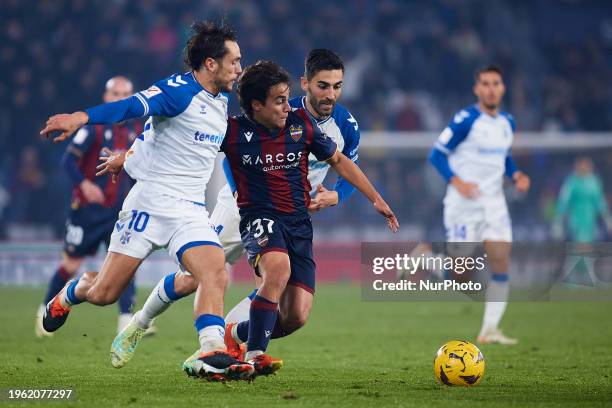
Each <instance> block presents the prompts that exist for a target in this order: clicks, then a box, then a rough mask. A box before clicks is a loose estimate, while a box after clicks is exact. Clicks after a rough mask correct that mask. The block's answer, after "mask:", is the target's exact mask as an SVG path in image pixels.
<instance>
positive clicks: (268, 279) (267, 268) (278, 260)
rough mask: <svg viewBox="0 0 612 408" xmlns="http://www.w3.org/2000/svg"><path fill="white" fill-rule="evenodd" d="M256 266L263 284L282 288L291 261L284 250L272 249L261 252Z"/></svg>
mask: <svg viewBox="0 0 612 408" xmlns="http://www.w3.org/2000/svg"><path fill="white" fill-rule="evenodd" d="M257 268H258V270H259V273H260V275H261V277H262V280H263V284H264V285H266V286H274V287H275V288H276V289H280V290H284V288H285V287H286V285H287V281H288V280H289V277H290V275H291V263H290V260H289V255H287V253H286V252H282V251H277V250H272V251H267V252H265V253H263V255H261V257H260V258H259V261H258V263H257ZM279 296H280V294H279Z"/></svg>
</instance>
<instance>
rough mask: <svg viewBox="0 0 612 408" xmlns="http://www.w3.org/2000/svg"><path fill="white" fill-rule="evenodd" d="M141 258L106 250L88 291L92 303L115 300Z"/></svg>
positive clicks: (132, 274) (106, 302)
mask: <svg viewBox="0 0 612 408" xmlns="http://www.w3.org/2000/svg"><path fill="white" fill-rule="evenodd" d="M141 262H142V259H139V258H134V257H132V256H129V255H125V254H121V253H117V252H108V253H107V254H106V258H105V259H104V263H103V264H102V268H101V269H100V272H99V273H98V275H97V276H96V279H95V281H94V283H93V285H92V286H91V288H90V289H89V291H88V294H87V298H88V300H89V301H91V302H92V303H100V304H108V303H113V302H114V301H116V300H117V299H118V298H119V296H120V295H121V293H122V292H123V290H124V289H125V288H126V286H127V285H128V283H129V282H130V280H131V279H132V277H133V276H134V273H136V270H137V269H138V266H139V265H140V264H141Z"/></svg>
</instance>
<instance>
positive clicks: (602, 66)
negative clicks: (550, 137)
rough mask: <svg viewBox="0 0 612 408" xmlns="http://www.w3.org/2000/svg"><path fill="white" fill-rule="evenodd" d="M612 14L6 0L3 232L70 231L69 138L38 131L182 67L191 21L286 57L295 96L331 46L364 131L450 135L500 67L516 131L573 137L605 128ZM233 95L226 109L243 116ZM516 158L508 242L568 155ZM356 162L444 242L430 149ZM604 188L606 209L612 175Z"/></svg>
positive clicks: (609, 113) (502, 2) (303, 3)
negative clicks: (520, 182) (527, 180)
mask: <svg viewBox="0 0 612 408" xmlns="http://www.w3.org/2000/svg"><path fill="white" fill-rule="evenodd" d="M611 8H612V7H611V6H610V4H609V2H606V1H576V0H566V1H562V0H559V1H547V0H534V1H529V2H514V1H510V0H498V1H487V2H485V1H470V0H435V1H427V2H425V1H418V2H407V1H400V0H381V1H376V0H340V1H334V2H326V1H315V0H297V1H291V2H288V1H283V0H275V1H267V0H259V1H257V0H253V1H238V0H235V1H232V0H223V1H220V0H212V1H206V2H202V1H192V0H177V1H171V2H170V1H161V0H147V1H137V2H130V1H126V0H106V1H85V0H72V1H59V0H58V1H36V2H23V1H19V0H4V1H2V3H1V4H0V73H1V75H2V78H3V80H2V81H1V82H0V100H1V101H2V103H1V105H0V238H5V239H6V238H12V239H32V238H35V239H41V238H42V239H55V238H60V237H61V236H62V234H63V227H64V221H65V214H66V211H67V204H68V199H69V191H70V186H69V183H68V178H67V177H65V175H64V172H63V170H62V169H60V167H59V162H60V158H61V155H62V153H63V149H64V148H65V145H63V146H62V145H52V144H50V143H49V142H47V141H42V140H40V138H39V136H38V131H39V130H40V129H41V128H42V126H43V123H44V121H45V119H46V118H47V117H48V116H49V115H50V114H53V113H58V112H70V111H73V110H75V109H77V108H79V107H86V106H90V105H94V104H97V103H98V102H99V100H100V96H101V94H102V92H103V86H104V82H105V81H106V79H108V78H110V77H111V76H113V75H117V74H124V75H127V76H128V77H130V78H132V79H133V81H134V83H135V88H136V89H143V88H146V87H148V86H149V85H150V84H151V83H152V82H154V81H155V80H158V79H160V78H163V77H164V76H166V75H168V74H170V73H172V72H180V71H182V70H183V69H184V68H183V66H182V65H181V64H180V61H181V57H180V55H181V52H182V46H183V44H184V43H185V40H186V38H187V33H188V27H189V25H190V24H191V22H192V21H193V20H194V19H202V18H210V19H216V20H219V19H220V18H222V17H225V18H226V19H227V20H228V21H229V22H230V23H231V24H232V25H233V26H234V27H235V28H236V29H237V31H238V34H239V41H240V46H241V49H242V53H243V63H244V65H247V64H250V63H253V62H255V61H256V60H258V59H262V58H264V59H272V60H275V61H277V62H279V63H281V64H282V65H283V66H285V67H286V68H287V69H288V70H289V71H290V72H291V73H292V74H293V75H294V76H295V78H296V81H295V83H294V91H293V94H299V93H300V90H299V87H298V82H297V78H298V77H299V75H300V74H301V73H302V71H303V59H304V56H305V54H306V53H307V51H308V50H309V49H311V48H313V47H326V48H331V49H334V50H337V51H338V52H339V53H340V54H341V55H342V56H343V58H344V60H345V62H346V76H345V87H344V91H343V96H342V100H341V103H343V104H344V105H345V106H347V107H349V109H350V110H351V111H352V113H353V115H354V116H355V117H356V118H357V120H358V122H359V125H360V128H361V130H362V131H368V130H370V131H377V130H379V131H380V130H385V131H431V132H439V131H441V130H442V129H443V127H444V126H445V125H446V123H447V122H448V120H449V119H450V118H451V117H452V115H453V113H454V112H456V111H457V110H458V109H459V108H461V107H463V106H465V105H467V104H470V103H472V102H473V101H474V98H473V96H472V93H471V87H472V83H473V79H472V75H473V71H474V69H476V68H477V67H479V66H481V65H483V64H485V63H489V62H492V61H493V62H497V63H498V64H499V65H500V66H502V68H503V69H504V71H505V81H506V84H507V88H508V93H507V97H506V100H505V107H506V110H508V111H510V112H511V113H513V114H514V115H515V117H516V120H517V124H518V129H519V132H521V131H555V132H561V133H563V134H565V133H567V137H568V138H569V137H572V133H571V132H575V131H588V132H591V131H593V132H600V131H609V130H610V126H611V118H612V73H611V70H612V13H611V12H610V11H611ZM233 99H234V100H233V102H232V113H238V108H237V103H236V100H235V99H236V98H233ZM397 137H410V136H406V135H405V134H403V135H402V136H399V135H398V136H397ZM610 137H612V135H611V136H610ZM519 153H521V152H519ZM522 153H527V154H523V155H521V154H519V155H518V157H517V162H518V163H519V165H520V166H522V167H523V168H524V169H525V170H526V171H527V172H528V173H529V174H530V175H531V176H532V182H533V184H534V188H533V190H532V192H531V193H530V194H529V195H528V196H527V197H512V196H510V203H511V213H512V216H513V221H514V224H515V235H516V236H517V237H518V238H519V239H520V238H521V237H524V238H532V239H533V238H536V239H545V238H546V225H547V223H548V222H549V221H550V219H551V218H552V217H553V214H554V202H555V199H556V196H557V194H558V189H559V186H560V184H561V182H562V180H563V178H564V177H565V176H567V175H568V174H569V173H570V172H571V168H572V161H573V158H574V154H570V153H567V152H566V153H562V154H551V153H549V152H546V151H544V150H542V151H530V152H522ZM586 154H588V155H591V156H592V157H593V158H594V160H595V165H596V169H597V172H598V173H599V174H600V175H606V174H612V153H610V149H608V150H607V151H606V150H603V151H602V150H598V151H597V152H594V151H590V152H588V151H587V152H586ZM361 164H362V166H363V167H364V169H365V171H366V173H367V174H368V175H369V177H370V178H371V179H372V180H373V181H374V182H375V183H376V184H377V186H378V187H379V188H380V189H381V190H382V191H383V193H384V194H385V195H386V197H387V199H388V201H389V202H390V203H391V204H392V205H393V206H394V208H395V209H396V212H397V213H398V218H399V220H400V222H401V223H403V225H404V226H405V227H408V228H407V229H404V231H407V232H405V233H406V234H409V235H411V236H418V235H421V236H423V235H428V236H429V237H430V239H442V237H443V231H442V226H441V203H440V200H441V197H442V194H443V188H444V186H443V185H442V182H441V179H440V178H439V177H438V176H437V174H435V173H434V172H433V170H432V169H429V168H428V166H427V165H426V163H425V154H422V155H421V156H420V157H414V156H412V157H410V158H409V159H408V158H403V157H402V156H391V155H389V154H387V153H385V152H381V153H380V155H378V156H376V155H373V156H367V157H363V159H362V160H361ZM332 173H333V172H332ZM603 181H604V184H605V190H606V192H607V193H608V201H609V202H611V201H612V200H610V198H611V197H612V195H611V194H612V178H610V177H603ZM367 205H368V204H367V202H366V201H365V200H363V199H360V198H359V197H357V195H355V196H353V197H351V199H349V202H348V207H342V208H336V209H331V210H329V211H326V212H322V213H321V214H317V216H316V217H315V222H316V225H320V227H317V226H315V228H316V229H317V228H319V229H320V231H323V233H327V234H328V235H329V236H334V234H335V235H338V236H341V235H342V233H341V231H345V230H346V231H348V232H346V234H349V235H350V234H351V232H350V231H354V227H355V226H356V225H365V226H368V225H378V224H379V220H378V218H377V215H376V214H375V213H374V212H373V211H371V210H370V209H366V208H365V206H367ZM411 227H414V228H415V229H413V230H411V229H410V228H411ZM534 228H536V229H537V228H539V229H538V231H540V233H539V234H536V235H534V233H533V231H534ZM339 231H340V232H339ZM346 234H345V236H346ZM352 237H353V238H354V239H355V236H354V235H352Z"/></svg>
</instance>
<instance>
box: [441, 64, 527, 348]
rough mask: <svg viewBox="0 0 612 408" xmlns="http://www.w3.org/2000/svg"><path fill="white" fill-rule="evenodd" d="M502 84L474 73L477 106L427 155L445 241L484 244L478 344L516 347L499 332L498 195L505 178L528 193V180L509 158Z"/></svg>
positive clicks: (502, 222) (503, 263) (504, 211)
mask: <svg viewBox="0 0 612 408" xmlns="http://www.w3.org/2000/svg"><path fill="white" fill-rule="evenodd" d="M504 93H505V86H504V82H503V78H502V72H501V70H500V68H499V67H497V66H487V67H485V68H483V69H480V70H479V71H477V72H476V75H475V84H474V94H475V95H476V97H477V98H478V103H476V104H474V105H472V106H469V107H467V108H465V109H463V110H461V111H459V112H458V113H457V114H455V116H454V117H453V119H452V120H451V121H450V123H449V125H448V126H447V127H446V128H445V129H444V130H443V131H442V133H441V134H440V137H439V138H438V141H437V143H436V145H435V146H434V148H433V149H432V151H431V154H430V156H429V160H430V162H431V163H432V164H433V166H434V167H435V168H436V169H437V170H438V171H439V172H440V174H441V175H442V177H444V179H445V180H446V181H447V183H448V188H447V190H446V197H445V198H444V226H445V228H446V236H447V241H448V242H466V243H470V242H483V243H484V249H485V252H486V254H487V261H488V264H489V269H490V272H491V279H490V281H489V283H488V285H487V289H486V302H485V310H484V319H483V323H482V327H481V329H480V333H479V335H478V342H479V343H481V344H484V343H500V344H515V343H516V339H513V338H511V337H507V336H506V335H504V334H503V333H502V331H501V330H500V329H499V322H500V321H501V318H502V317H503V314H504V312H505V310H506V305H507V300H508V293H509V284H508V268H509V264H510V252H511V248H512V223H511V220H510V214H509V213H508V206H507V204H506V198H505V196H504V191H503V178H504V175H505V176H506V177H508V178H509V179H510V180H512V182H513V183H514V185H515V187H516V189H517V191H519V192H522V193H526V192H527V191H528V190H529V185H530V180H529V177H528V176H527V175H526V174H525V173H523V172H522V171H520V170H518V169H517V167H516V164H515V162H514V160H513V159H512V155H511V153H510V152H511V148H512V141H513V139H514V131H515V124H514V118H513V117H512V115H510V114H508V113H506V112H503V111H501V110H500V105H501V101H502V98H503V96H504Z"/></svg>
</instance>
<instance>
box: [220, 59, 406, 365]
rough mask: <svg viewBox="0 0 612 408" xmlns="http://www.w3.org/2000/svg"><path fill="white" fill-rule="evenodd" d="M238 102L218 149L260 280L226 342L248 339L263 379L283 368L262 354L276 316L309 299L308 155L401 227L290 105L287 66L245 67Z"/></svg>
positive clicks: (278, 330)
mask: <svg viewBox="0 0 612 408" xmlns="http://www.w3.org/2000/svg"><path fill="white" fill-rule="evenodd" d="M238 98H239V100H240V106H241V108H242V110H243V111H244V112H245V114H244V115H242V116H238V117H236V118H230V119H229V122H228V129H227V133H226V136H225V138H224V140H223V143H222V144H221V150H222V151H223V152H225V154H226V160H227V164H228V166H226V169H227V170H229V171H228V172H226V173H227V176H228V181H229V183H230V184H231V185H232V184H233V185H235V186H236V189H237V204H238V207H239V208H240V232H241V237H242V242H243V244H244V247H245V249H246V251H247V254H248V259H249V263H250V264H251V266H252V267H253V268H254V269H255V271H256V273H257V274H258V275H260V276H261V277H262V279H263V281H262V285H261V286H260V287H259V289H258V291H257V294H256V295H255V296H254V298H253V301H252V302H251V306H250V313H249V319H248V320H245V321H242V322H240V323H238V324H237V325H236V326H235V330H232V332H231V333H229V334H230V336H229V337H230V339H231V340H232V341H234V342H246V343H247V350H246V356H245V359H246V361H247V362H251V363H253V364H254V366H255V371H256V374H258V375H262V374H263V375H267V374H270V373H272V372H274V371H276V370H278V369H279V368H280V367H281V366H282V361H281V360H277V359H273V358H272V357H270V356H269V355H267V354H265V351H266V349H267V346H268V342H269V340H270V338H278V337H283V336H284V335H286V334H288V333H284V332H283V327H282V326H279V325H277V321H278V319H277V316H278V315H279V314H280V315H281V316H286V317H287V318H288V319H295V317H294V316H292V314H294V313H300V312H301V311H300V310H298V306H301V304H302V302H303V298H304V297H307V298H309V299H311V300H312V294H313V293H314V287H315V263H314V261H313V255H312V224H311V220H310V216H309V215H308V208H309V206H310V204H311V198H310V195H309V192H310V190H311V185H310V182H309V181H308V169H309V166H308V160H309V159H308V156H309V154H313V155H314V156H315V157H316V159H317V160H318V161H324V162H327V163H328V164H329V165H330V166H331V167H333V168H334V169H335V170H336V171H337V172H338V174H339V175H340V176H342V177H343V178H344V179H345V180H347V181H348V182H349V183H351V184H353V185H354V186H355V187H356V188H357V189H358V190H359V191H361V192H362V193H363V194H364V195H365V196H366V197H367V198H368V199H369V200H370V201H371V202H372V204H373V205H374V208H375V209H376V210H377V211H378V212H379V213H380V214H381V215H383V216H384V217H385V218H386V219H387V222H388V225H389V228H390V229H391V230H392V231H393V232H395V231H397V229H398V228H399V224H398V222H397V219H396V217H395V215H394V214H393V212H392V211H391V209H390V208H389V206H388V205H387V203H386V202H385V201H384V200H383V198H382V197H381V195H380V194H379V193H378V192H377V191H376V189H375V188H374V187H373V186H372V184H371V183H370V181H369V180H368V179H367V177H366V176H365V175H364V174H363V172H362V171H361V170H360V169H359V167H357V165H356V164H355V163H354V162H353V161H352V160H351V159H349V158H348V157H346V156H345V155H344V154H342V153H341V152H340V151H338V149H337V145H336V143H335V142H334V141H333V140H331V138H329V137H328V136H326V135H325V134H324V133H322V132H321V130H320V129H319V127H318V126H317V123H316V122H315V121H314V120H313V118H312V116H311V115H310V114H309V113H308V112H307V111H306V110H305V109H303V108H298V109H292V108H291V106H290V105H289V76H288V74H287V73H286V71H285V70H284V69H282V68H281V67H280V66H278V65H277V64H275V63H273V62H269V61H260V62H258V63H257V64H255V65H251V66H249V67H248V68H246V69H245V70H244V72H243V74H242V76H241V77H240V80H239V82H238ZM300 318H304V319H305V317H303V316H300ZM227 337H228V336H226V339H227Z"/></svg>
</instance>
